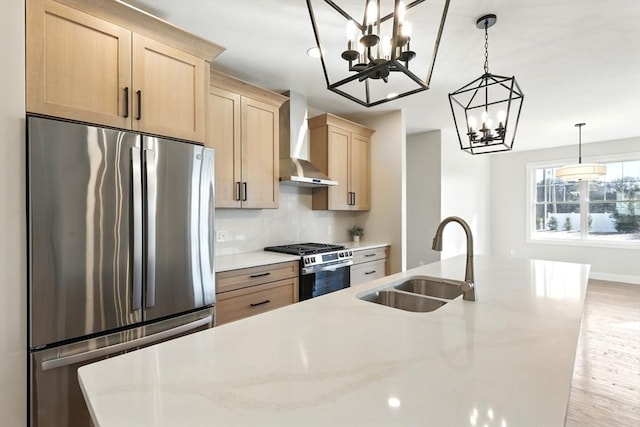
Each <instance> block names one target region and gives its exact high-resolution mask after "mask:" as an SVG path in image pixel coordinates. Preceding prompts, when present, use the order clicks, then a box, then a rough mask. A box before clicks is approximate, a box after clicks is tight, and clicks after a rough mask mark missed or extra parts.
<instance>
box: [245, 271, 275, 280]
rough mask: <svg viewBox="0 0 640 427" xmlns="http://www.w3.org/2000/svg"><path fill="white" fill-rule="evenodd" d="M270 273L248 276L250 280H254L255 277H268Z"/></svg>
mask: <svg viewBox="0 0 640 427" xmlns="http://www.w3.org/2000/svg"><path fill="white" fill-rule="evenodd" d="M270 274H271V273H270V272H268V271H267V272H266V273H257V274H252V275H251V276H249V277H250V278H252V279H255V278H256V277H264V276H268V275H270Z"/></svg>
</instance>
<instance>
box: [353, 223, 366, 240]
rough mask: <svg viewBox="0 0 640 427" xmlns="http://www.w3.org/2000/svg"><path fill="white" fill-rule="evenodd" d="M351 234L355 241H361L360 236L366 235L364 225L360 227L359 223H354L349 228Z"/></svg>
mask: <svg viewBox="0 0 640 427" xmlns="http://www.w3.org/2000/svg"><path fill="white" fill-rule="evenodd" d="M349 234H351V237H352V238H353V241H354V242H359V241H360V236H364V230H363V229H362V227H358V226H357V225H354V226H353V227H352V228H351V229H350V230H349Z"/></svg>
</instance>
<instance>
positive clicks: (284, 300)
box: [216, 278, 298, 325]
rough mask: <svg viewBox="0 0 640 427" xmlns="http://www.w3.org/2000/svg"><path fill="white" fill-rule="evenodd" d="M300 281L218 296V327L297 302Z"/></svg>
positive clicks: (293, 280)
mask: <svg viewBox="0 0 640 427" xmlns="http://www.w3.org/2000/svg"><path fill="white" fill-rule="evenodd" d="M297 289H298V279H297V278H291V279H285V280H279V281H277V282H273V283H266V284H264V285H257V286H252V287H248V288H243V289H238V290H235V291H229V292H223V293H221V294H217V297H216V298H217V302H216V325H222V324H223V323H228V322H232V321H234V320H239V319H243V318H245V317H249V316H253V315H256V314H260V313H264V312H267V311H270V310H273V309H276V308H280V307H284V306H287V305H290V304H293V303H294V302H296V295H297Z"/></svg>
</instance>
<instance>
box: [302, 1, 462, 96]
mask: <svg viewBox="0 0 640 427" xmlns="http://www.w3.org/2000/svg"><path fill="white" fill-rule="evenodd" d="M306 1H307V8H308V9H309V17H310V18H311V25H312V27H313V34H314V36H315V40H316V45H317V51H318V52H319V54H320V55H319V56H320V63H321V64H322V71H323V73H324V78H325V82H326V84H327V89H329V90H330V91H332V92H334V93H337V94H338V95H341V96H343V97H345V98H347V99H349V100H351V101H353V102H356V103H358V104H360V105H362V106H365V107H373V106H376V105H380V104H383V103H385V102H389V101H393V100H396V99H399V98H403V97H405V96H409V95H413V94H415V93H418V92H422V91H425V90H427V89H429V85H430V82H431V76H432V74H433V68H434V65H435V61H436V55H437V53H438V47H439V45H440V40H441V38H442V32H443V29H444V23H445V20H446V17H447V12H448V10H449V2H450V1H451V0H431V1H429V2H426V1H425V0H411V1H408V0H407V1H406V4H405V2H404V1H402V0H360V1H354V0H349V1H347V0H342V1H338V0H306ZM339 3H342V6H340V5H339ZM419 9H420V10H423V11H424V12H422V13H421V12H420V10H419ZM412 14H413V15H412ZM316 17H317V18H318V19H316ZM438 18H439V19H438ZM412 19H413V20H414V21H413V22H416V21H417V22H420V24H421V25H422V26H421V27H420V28H416V30H417V31H415V33H416V34H415V35H414V34H413V31H412V25H411V24H412ZM425 22H427V23H428V24H425ZM341 28H344V29H345V33H342V32H341V31H338V29H341ZM343 34H344V35H343ZM425 35H428V36H427V37H425ZM430 43H432V46H433V48H432V49H431V56H430V57H429V44H430ZM422 76H426V77H424V79H423V77H422Z"/></svg>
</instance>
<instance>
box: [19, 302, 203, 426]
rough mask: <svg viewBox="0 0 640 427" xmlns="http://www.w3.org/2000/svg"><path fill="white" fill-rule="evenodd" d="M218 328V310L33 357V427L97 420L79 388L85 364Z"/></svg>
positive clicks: (174, 319) (171, 320)
mask: <svg viewBox="0 0 640 427" xmlns="http://www.w3.org/2000/svg"><path fill="white" fill-rule="evenodd" d="M212 325H213V308H208V309H206V310H201V311H198V312H195V313H190V314H187V315H183V316H179V317H175V318H172V319H168V320H163V321H161V322H156V323H152V324H150V325H145V326H142V327H138V328H133V329H129V330H126V331H122V332H119V333H114V334H110V335H107V336H103V337H100V338H94V339H90V340H86V341H81V342H77V343H74V344H70V345H66V346H60V347H55V348H52V349H46V350H41V351H34V352H32V353H31V354H30V360H29V363H30V372H31V375H30V395H31V399H30V408H29V412H30V425H31V426H33V427H44V426H46V427H76V426H77V427H80V426H81V427H87V426H91V425H92V423H91V416H90V415H89V411H88V409H87V406H86V404H85V401H84V397H83V395H82V391H81V390H80V386H79V384H78V373H77V371H78V368H79V367H80V366H83V365H86V364H89V363H93V362H97V361H99V360H104V359H107V358H109V357H114V356H117V355H120V354H123V353H126V352H129V351H134V350H137V349H139V348H143V347H147V346H150V345H154V344H158V343H160V342H163V341H166V340H169V339H173V338H176V337H179V336H182V335H187V334H190V333H193V332H196V331H201V330H204V329H208V328H210V327H211V326H212Z"/></svg>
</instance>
